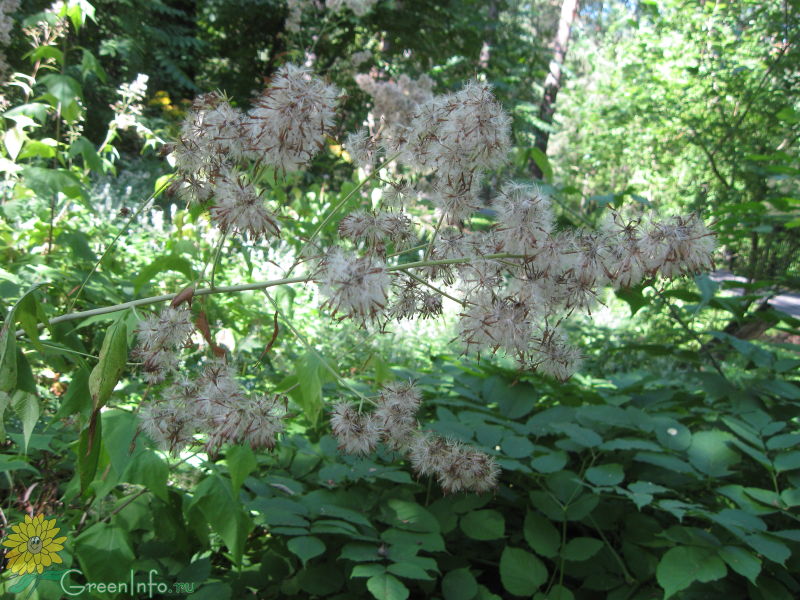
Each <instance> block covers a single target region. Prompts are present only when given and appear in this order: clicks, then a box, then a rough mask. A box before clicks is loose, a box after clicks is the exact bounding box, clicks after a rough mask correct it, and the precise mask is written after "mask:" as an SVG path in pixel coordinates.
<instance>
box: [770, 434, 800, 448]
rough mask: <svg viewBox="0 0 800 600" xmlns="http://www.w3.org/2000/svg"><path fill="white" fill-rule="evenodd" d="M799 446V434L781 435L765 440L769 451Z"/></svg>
mask: <svg viewBox="0 0 800 600" xmlns="http://www.w3.org/2000/svg"><path fill="white" fill-rule="evenodd" d="M798 444H800V433H783V434H781V435H776V436H774V437H771V438H769V439H768V440H767V448H768V449H769V450H783V449H784V448H792V447H794V446H797V445H798Z"/></svg>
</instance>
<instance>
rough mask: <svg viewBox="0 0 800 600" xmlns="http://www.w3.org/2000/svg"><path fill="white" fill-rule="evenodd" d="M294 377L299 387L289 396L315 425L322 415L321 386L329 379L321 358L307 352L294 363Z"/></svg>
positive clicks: (312, 352)
mask: <svg viewBox="0 0 800 600" xmlns="http://www.w3.org/2000/svg"><path fill="white" fill-rule="evenodd" d="M295 375H297V379H298V382H299V383H300V385H299V386H297V387H296V388H294V389H293V390H291V391H290V392H289V394H290V395H291V397H292V398H293V399H294V401H295V402H297V403H298V404H299V405H300V407H301V408H302V409H303V412H304V413H305V415H306V418H308V420H309V421H311V423H312V424H316V423H317V420H318V419H319V416H320V414H322V384H323V383H325V382H326V381H329V380H330V379H331V374H330V372H329V371H328V369H327V368H326V367H325V363H324V362H323V360H322V357H320V356H319V355H318V354H317V353H316V352H315V351H309V352H306V353H305V354H304V355H303V356H302V357H300V359H299V360H298V361H297V362H296V363H295Z"/></svg>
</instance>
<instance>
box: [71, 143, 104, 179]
mask: <svg viewBox="0 0 800 600" xmlns="http://www.w3.org/2000/svg"><path fill="white" fill-rule="evenodd" d="M79 154H80V155H81V156H82V157H83V164H84V165H85V166H86V167H87V168H88V169H90V170H91V171H94V172H95V173H102V172H103V159H102V158H100V155H99V154H98V153H97V150H96V149H95V147H94V144H92V142H90V141H89V140H88V139H86V138H85V137H83V136H81V137H79V138H78V139H77V140H75V141H74V142H72V144H71V145H70V147H69V156H70V158H75V157H76V156H78V155H79Z"/></svg>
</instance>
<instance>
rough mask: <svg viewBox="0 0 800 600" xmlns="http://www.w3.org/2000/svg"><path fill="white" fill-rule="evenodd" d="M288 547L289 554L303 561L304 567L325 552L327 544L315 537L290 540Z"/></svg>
mask: <svg viewBox="0 0 800 600" xmlns="http://www.w3.org/2000/svg"><path fill="white" fill-rule="evenodd" d="M287 547H288V548H289V552H291V553H292V554H294V555H295V556H297V557H298V558H300V560H301V561H303V566H304V567H305V566H306V563H307V562H308V561H309V560H311V559H312V558H314V557H315V556H319V555H320V554H322V553H323V552H325V544H324V543H323V541H322V540H321V539H319V538H318V537H314V536H313V535H304V536H301V537H296V538H292V539H290V540H289V543H288V544H287Z"/></svg>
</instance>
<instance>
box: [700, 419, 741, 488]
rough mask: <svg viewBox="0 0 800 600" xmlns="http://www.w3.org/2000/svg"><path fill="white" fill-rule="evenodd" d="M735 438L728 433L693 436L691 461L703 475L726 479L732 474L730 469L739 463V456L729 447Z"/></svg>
mask: <svg viewBox="0 0 800 600" xmlns="http://www.w3.org/2000/svg"><path fill="white" fill-rule="evenodd" d="M732 439H733V437H732V436H731V434H729V433H728V432H726V431H719V430H716V429H714V430H711V431H700V432H698V433H695V434H694V435H693V436H692V445H691V446H689V461H690V462H691V463H692V465H693V466H694V467H695V468H696V469H697V470H699V471H700V472H702V473H705V474H706V475H710V476H712V477H724V476H725V475H729V474H730V473H731V471H730V469H729V467H731V466H733V465H735V464H736V463H738V462H739V460H740V457H739V455H738V454H737V453H736V452H734V451H733V450H731V448H730V446H729V445H728V444H729V443H730V442H731V441H732Z"/></svg>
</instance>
